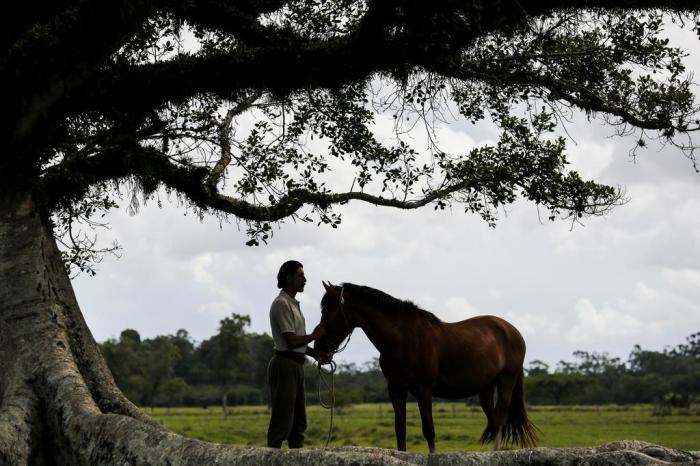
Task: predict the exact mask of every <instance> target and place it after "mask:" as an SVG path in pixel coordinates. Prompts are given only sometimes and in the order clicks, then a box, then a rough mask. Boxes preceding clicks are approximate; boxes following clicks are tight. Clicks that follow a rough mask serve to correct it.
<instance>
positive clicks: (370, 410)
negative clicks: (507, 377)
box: [146, 402, 700, 452]
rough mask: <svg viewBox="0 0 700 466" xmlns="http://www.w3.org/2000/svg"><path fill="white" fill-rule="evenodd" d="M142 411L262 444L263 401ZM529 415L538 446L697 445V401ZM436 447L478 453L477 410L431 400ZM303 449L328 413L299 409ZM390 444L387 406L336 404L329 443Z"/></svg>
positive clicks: (321, 437)
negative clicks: (661, 412)
mask: <svg viewBox="0 0 700 466" xmlns="http://www.w3.org/2000/svg"><path fill="white" fill-rule="evenodd" d="M146 412H147V413H148V414H149V415H150V416H152V417H153V418H155V419H156V420H158V421H159V422H160V423H162V424H163V425H165V426H167V427H168V428H169V429H171V430H173V431H175V432H178V433H180V434H183V435H186V436H188V437H192V438H197V439H201V440H206V441H210V442H217V443H230V444H235V445H248V446H265V433H266V431H267V423H268V420H269V411H268V410H267V407H265V406H237V407H234V408H232V409H231V414H229V415H228V416H223V414H222V411H221V409H220V408H213V407H212V408H208V409H203V408H171V409H166V408H156V409H150V408H149V409H147V410H146ZM529 412H530V417H531V419H532V420H533V422H534V423H535V424H536V425H537V426H538V427H539V429H540V430H541V432H542V434H541V441H540V446H548V447H574V446H592V445H600V444H602V443H605V442H610V441H613V440H623V439H637V440H645V441H648V442H653V443H657V444H660V445H664V446H667V447H673V448H678V449H683V450H700V406H698V405H695V406H693V407H691V408H686V409H674V412H673V414H672V415H670V416H653V415H652V406H649V405H635V406H534V407H531V408H530V410H529ZM433 416H434V421H435V431H436V435H437V447H438V451H442V452H446V451H457V450H461V451H464V450H485V449H490V447H484V446H482V445H480V444H479V443H478V439H479V437H480V435H481V432H482V430H483V429H484V426H485V424H486V418H485V416H484V414H483V413H482V411H481V409H480V408H478V407H474V406H467V405H465V404H464V403H454V404H453V403H439V402H436V403H435V404H434V405H433ZM307 417H308V424H309V427H308V429H307V432H306V443H305V445H306V446H307V447H320V446H323V445H324V444H325V441H326V437H327V435H328V426H329V420H330V412H329V411H327V410H325V409H323V408H321V407H319V406H317V405H309V406H308V407H307ZM407 418H408V420H407V436H406V437H407V443H408V450H409V451H413V452H426V451H427V446H426V443H425V439H424V438H423V435H422V433H421V427H420V416H419V414H418V408H417V406H416V404H415V403H409V405H408V416H407ZM342 445H359V446H373V447H385V448H395V440H394V415H393V411H392V409H391V405H390V404H358V405H352V406H346V407H343V408H340V409H336V412H335V419H334V429H333V436H332V440H331V443H330V446H342Z"/></svg>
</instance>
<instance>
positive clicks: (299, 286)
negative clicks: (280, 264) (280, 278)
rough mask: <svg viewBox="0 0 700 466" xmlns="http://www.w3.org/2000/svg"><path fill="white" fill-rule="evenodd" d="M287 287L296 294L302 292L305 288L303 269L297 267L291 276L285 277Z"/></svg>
mask: <svg viewBox="0 0 700 466" xmlns="http://www.w3.org/2000/svg"><path fill="white" fill-rule="evenodd" d="M287 286H289V288H291V289H292V290H294V291H296V292H297V293H300V292H302V291H304V286H306V277H305V276H304V268H303V267H299V268H298V269H296V270H295V271H294V273H293V274H291V275H287Z"/></svg>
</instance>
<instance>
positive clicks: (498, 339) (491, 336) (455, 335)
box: [444, 315, 525, 363]
mask: <svg viewBox="0 0 700 466" xmlns="http://www.w3.org/2000/svg"><path fill="white" fill-rule="evenodd" d="M444 331H445V336H446V339H447V341H449V342H450V343H451V346H461V347H462V348H463V349H464V351H468V352H473V353H476V354H477V355H480V356H486V355H487V353H491V354H492V355H495V354H498V355H500V357H503V358H506V359H508V360H520V362H521V363H522V360H523V358H524V357H525V340H524V339H523V336H522V335H521V334H520V332H519V331H518V329H517V328H515V326H513V325H512V324H511V323H510V322H508V321H507V320H505V319H502V318H500V317H497V316H492V315H481V316H476V317H472V318H469V319H465V320H462V321H459V322H452V323H445V324H444ZM455 349H456V348H455Z"/></svg>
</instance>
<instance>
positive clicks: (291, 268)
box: [277, 261, 304, 288]
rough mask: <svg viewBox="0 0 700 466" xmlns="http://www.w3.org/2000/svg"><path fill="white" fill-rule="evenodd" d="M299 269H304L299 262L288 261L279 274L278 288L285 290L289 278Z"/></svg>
mask: <svg viewBox="0 0 700 466" xmlns="http://www.w3.org/2000/svg"><path fill="white" fill-rule="evenodd" d="M299 267H304V266H303V265H302V264H301V262H299V261H287V262H285V263H284V264H282V267H280V271H279V272H277V288H284V285H286V284H287V277H288V276H289V275H292V274H293V273H294V272H296V270H297V269H298V268H299Z"/></svg>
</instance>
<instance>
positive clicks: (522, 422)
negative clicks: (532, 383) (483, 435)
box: [503, 372, 539, 448]
mask: <svg viewBox="0 0 700 466" xmlns="http://www.w3.org/2000/svg"><path fill="white" fill-rule="evenodd" d="M523 378H524V375H523V372H520V375H518V378H517V380H516V382H515V387H513V395H512V397H511V400H510V406H509V407H508V421H507V422H506V425H505V427H504V428H503V441H504V443H505V444H506V445H509V444H510V445H520V446H521V447H523V448H527V447H534V446H536V445H537V442H538V437H539V435H538V432H539V429H538V428H537V427H536V426H535V425H534V424H533V423H532V422H530V419H528V417H527V410H526V409H525V386H524V380H523Z"/></svg>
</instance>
